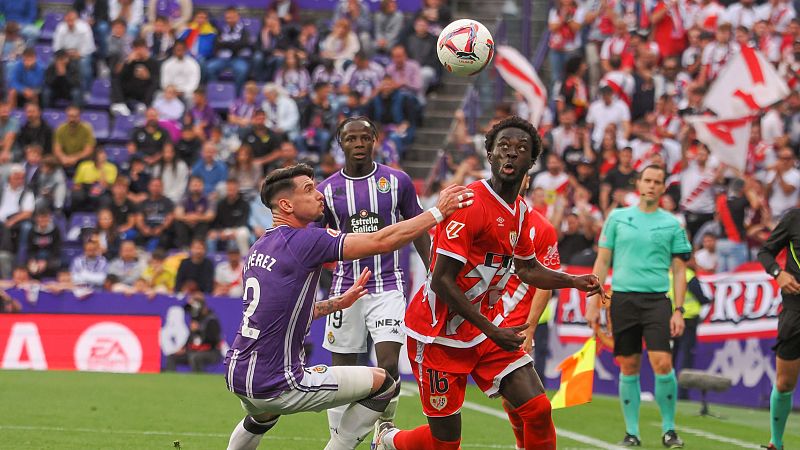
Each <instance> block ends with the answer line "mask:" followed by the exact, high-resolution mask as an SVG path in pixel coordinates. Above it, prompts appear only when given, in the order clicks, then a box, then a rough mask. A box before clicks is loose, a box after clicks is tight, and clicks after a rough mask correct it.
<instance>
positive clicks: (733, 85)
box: [703, 47, 789, 119]
mask: <svg viewBox="0 0 800 450" xmlns="http://www.w3.org/2000/svg"><path fill="white" fill-rule="evenodd" d="M788 95H789V87H788V86H787V85H786V82H785V81H784V80H783V78H781V77H780V76H779V75H778V73H777V72H776V71H775V68H773V67H772V64H770V63H769V62H768V61H767V60H766V58H764V55H762V54H761V52H758V51H756V50H754V49H752V48H750V47H743V48H742V50H741V52H740V53H739V54H738V55H736V56H734V57H733V59H732V60H731V61H730V62H729V63H728V64H726V65H725V67H723V68H722V72H721V73H720V75H719V76H718V77H717V79H716V80H714V83H713V84H712V85H711V89H709V91H708V93H707V94H706V96H705V98H704V99H703V106H705V107H706V108H708V109H710V110H711V111H714V113H716V115H717V116H719V117H721V118H726V119H727V118H734V117H746V116H751V115H753V114H755V113H757V112H758V111H760V110H762V109H765V108H767V107H769V106H771V105H772V104H774V103H776V102H778V101H780V100H783V99H784V98H786V96H788Z"/></svg>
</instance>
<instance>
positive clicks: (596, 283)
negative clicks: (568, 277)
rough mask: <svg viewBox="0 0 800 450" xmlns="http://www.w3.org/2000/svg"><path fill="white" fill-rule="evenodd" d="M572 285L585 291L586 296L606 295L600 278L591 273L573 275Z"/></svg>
mask: <svg viewBox="0 0 800 450" xmlns="http://www.w3.org/2000/svg"><path fill="white" fill-rule="evenodd" d="M572 287H574V288H575V289H578V290H579V291H583V292H586V295H587V296H592V295H600V297H601V298H603V297H605V295H606V293H605V291H604V290H603V285H602V284H600V279H599V278H597V275H595V274H593V273H590V274H588V275H580V276H576V277H574V278H573V279H572Z"/></svg>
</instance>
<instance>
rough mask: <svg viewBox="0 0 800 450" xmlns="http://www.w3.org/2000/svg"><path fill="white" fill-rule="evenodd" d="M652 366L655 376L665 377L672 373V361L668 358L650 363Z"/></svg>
mask: <svg viewBox="0 0 800 450" xmlns="http://www.w3.org/2000/svg"><path fill="white" fill-rule="evenodd" d="M651 363H652V365H653V372H655V373H656V375H667V374H668V373H670V372H671V371H672V360H671V359H670V358H658V359H655V360H654V361H651Z"/></svg>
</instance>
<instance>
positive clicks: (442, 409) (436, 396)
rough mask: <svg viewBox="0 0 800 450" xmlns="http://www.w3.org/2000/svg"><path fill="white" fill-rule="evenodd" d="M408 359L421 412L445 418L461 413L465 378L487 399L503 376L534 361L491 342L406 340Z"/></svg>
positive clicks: (519, 352)
mask: <svg viewBox="0 0 800 450" xmlns="http://www.w3.org/2000/svg"><path fill="white" fill-rule="evenodd" d="M407 348H408V359H409V361H411V370H412V372H413V373H414V378H416V380H417V385H418V386H419V396H420V398H421V399H422V412H423V413H424V414H425V415H426V416H428V417H447V416H452V415H453V414H457V413H458V412H459V411H461V406H462V405H463V404H464V394H465V393H466V389H467V376H469V375H472V379H473V380H475V383H476V384H477V385H478V387H479V388H481V390H482V391H483V392H484V393H485V394H486V395H488V396H489V397H494V396H497V395H499V393H500V382H501V381H502V380H503V377H505V376H506V375H508V374H510V373H511V372H513V371H515V370H517V369H518V368H520V367H523V366H525V365H526V364H530V363H531V362H533V359H532V358H531V357H530V355H528V354H527V353H525V352H524V351H522V350H521V349H520V350H516V351H513V352H507V351H505V350H503V349H501V348H500V347H498V346H497V345H496V344H495V343H494V342H493V341H492V340H491V339H486V340H485V341H483V342H481V343H480V344H478V345H476V346H474V347H470V348H455V347H447V346H444V345H440V344H423V343H422V342H419V341H417V340H415V339H413V338H411V337H409V338H408V344H407Z"/></svg>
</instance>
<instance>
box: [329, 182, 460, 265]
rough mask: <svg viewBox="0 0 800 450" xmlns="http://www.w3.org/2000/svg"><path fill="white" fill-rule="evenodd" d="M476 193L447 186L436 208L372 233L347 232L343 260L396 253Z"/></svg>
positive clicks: (440, 195)
mask: <svg viewBox="0 0 800 450" xmlns="http://www.w3.org/2000/svg"><path fill="white" fill-rule="evenodd" d="M474 195H475V194H474V193H473V192H472V191H471V190H469V189H467V188H465V187H463V186H449V187H447V188H446V189H444V190H443V191H442V192H441V193H440V194H439V203H437V204H436V207H435V208H431V209H429V210H428V211H426V212H424V213H422V214H420V215H418V216H417V217H414V218H411V219H408V220H404V221H402V222H399V223H396V224H394V225H392V226H389V227H386V228H384V229H382V230H380V231H376V232H374V233H350V234H347V235H346V236H345V238H344V259H346V260H351V259H361V258H366V257H367V256H373V255H382V254H384V253H389V252H392V251H395V250H397V249H399V248H401V247H403V246H404V245H406V244H408V243H409V242H411V241H413V240H414V239H416V238H418V237H420V236H421V235H423V234H425V233H427V232H428V230H429V229H430V228H431V227H432V226H434V225H436V224H437V223H440V222H442V221H443V220H444V219H445V217H447V216H449V215H450V214H453V213H454V212H455V211H456V210H458V209H461V208H466V207H468V206H470V205H471V204H472V202H473V200H471V199H472V197H473V196H474Z"/></svg>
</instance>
